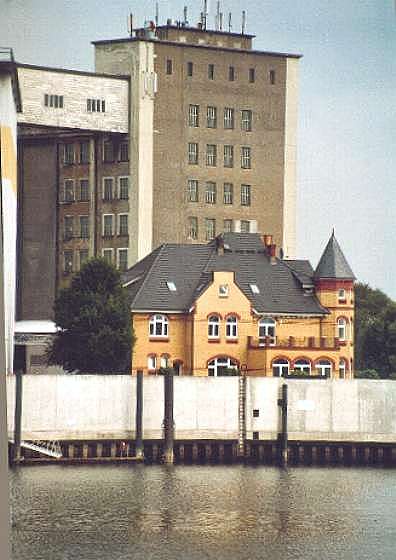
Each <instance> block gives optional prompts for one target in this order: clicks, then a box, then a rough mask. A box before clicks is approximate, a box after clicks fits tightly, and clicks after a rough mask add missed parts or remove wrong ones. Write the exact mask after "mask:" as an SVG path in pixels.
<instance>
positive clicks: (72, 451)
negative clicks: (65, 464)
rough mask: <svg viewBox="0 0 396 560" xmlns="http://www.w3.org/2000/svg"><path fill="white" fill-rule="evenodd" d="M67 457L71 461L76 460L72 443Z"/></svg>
mask: <svg viewBox="0 0 396 560" xmlns="http://www.w3.org/2000/svg"><path fill="white" fill-rule="evenodd" d="M67 455H68V457H69V459H74V445H73V444H72V443H70V444H69V445H68V449H67Z"/></svg>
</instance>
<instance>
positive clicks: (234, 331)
mask: <svg viewBox="0 0 396 560" xmlns="http://www.w3.org/2000/svg"><path fill="white" fill-rule="evenodd" d="M236 338H238V317H237V316H236V315H228V317H227V318H226V339H228V340H230V339H231V340H235V339H236Z"/></svg>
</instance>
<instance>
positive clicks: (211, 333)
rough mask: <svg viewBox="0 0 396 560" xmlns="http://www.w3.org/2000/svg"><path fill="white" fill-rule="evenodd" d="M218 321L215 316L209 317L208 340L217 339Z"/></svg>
mask: <svg viewBox="0 0 396 560" xmlns="http://www.w3.org/2000/svg"><path fill="white" fill-rule="evenodd" d="M219 327H220V319H219V317H218V316H217V315H210V317H209V319H208V338H219V336H220V329H219Z"/></svg>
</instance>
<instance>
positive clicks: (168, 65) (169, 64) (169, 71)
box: [166, 58, 173, 75]
mask: <svg viewBox="0 0 396 560" xmlns="http://www.w3.org/2000/svg"><path fill="white" fill-rule="evenodd" d="M172 71H173V68H172V60H171V59H170V58H168V59H167V61H166V73H167V74H168V75H170V74H172Z"/></svg>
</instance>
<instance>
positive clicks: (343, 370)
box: [338, 358, 347, 379]
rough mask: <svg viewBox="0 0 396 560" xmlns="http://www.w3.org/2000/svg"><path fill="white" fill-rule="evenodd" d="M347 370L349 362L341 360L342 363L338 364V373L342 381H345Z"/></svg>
mask: <svg viewBox="0 0 396 560" xmlns="http://www.w3.org/2000/svg"><path fill="white" fill-rule="evenodd" d="M346 369H347V361H346V360H345V358H340V361H339V364H338V373H339V376H340V379H345V377H346Z"/></svg>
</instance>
